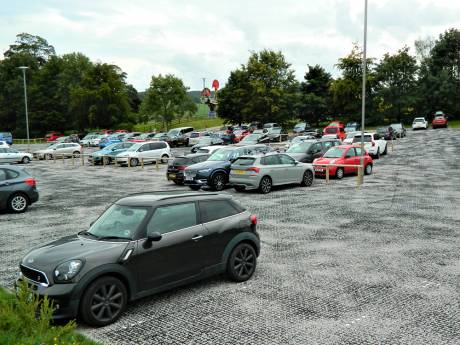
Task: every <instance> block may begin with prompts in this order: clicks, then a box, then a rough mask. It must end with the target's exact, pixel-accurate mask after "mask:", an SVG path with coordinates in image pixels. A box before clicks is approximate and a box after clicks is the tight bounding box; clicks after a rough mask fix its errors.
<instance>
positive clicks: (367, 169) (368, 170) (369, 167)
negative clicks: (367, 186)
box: [364, 164, 372, 175]
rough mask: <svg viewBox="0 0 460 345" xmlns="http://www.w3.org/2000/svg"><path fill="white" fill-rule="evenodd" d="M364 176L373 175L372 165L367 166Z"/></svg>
mask: <svg viewBox="0 0 460 345" xmlns="http://www.w3.org/2000/svg"><path fill="white" fill-rule="evenodd" d="M364 174H365V175H370V174H372V164H368V165H366V167H365V168H364Z"/></svg>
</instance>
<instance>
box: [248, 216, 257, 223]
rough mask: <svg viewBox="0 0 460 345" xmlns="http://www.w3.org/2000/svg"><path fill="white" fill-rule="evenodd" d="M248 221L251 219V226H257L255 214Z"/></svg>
mask: <svg viewBox="0 0 460 345" xmlns="http://www.w3.org/2000/svg"><path fill="white" fill-rule="evenodd" d="M249 219H251V223H252V225H257V216H256V215H255V214H253V215H251V217H249Z"/></svg>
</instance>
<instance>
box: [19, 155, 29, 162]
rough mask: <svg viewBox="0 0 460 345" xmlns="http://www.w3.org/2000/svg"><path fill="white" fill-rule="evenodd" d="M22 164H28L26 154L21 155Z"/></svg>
mask: <svg viewBox="0 0 460 345" xmlns="http://www.w3.org/2000/svg"><path fill="white" fill-rule="evenodd" d="M21 163H22V164H29V163H30V158H29V157H27V156H24V157H22V159H21Z"/></svg>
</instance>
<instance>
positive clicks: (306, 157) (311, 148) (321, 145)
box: [286, 139, 341, 163]
mask: <svg viewBox="0 0 460 345" xmlns="http://www.w3.org/2000/svg"><path fill="white" fill-rule="evenodd" d="M339 145H341V142H340V140H338V139H318V140H315V139H313V140H311V139H309V140H305V141H301V142H298V143H295V144H293V145H291V146H290V147H289V148H288V149H287V150H286V153H287V154H288V155H289V156H291V157H292V158H294V159H295V160H296V161H298V162H302V163H312V162H313V160H314V159H315V158H320V157H322V156H323V155H324V154H325V153H326V151H327V150H329V149H330V148H331V147H333V146H339Z"/></svg>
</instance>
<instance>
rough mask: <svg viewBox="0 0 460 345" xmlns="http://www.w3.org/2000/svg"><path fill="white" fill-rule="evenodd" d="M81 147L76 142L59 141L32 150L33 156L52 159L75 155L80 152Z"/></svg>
mask: <svg viewBox="0 0 460 345" xmlns="http://www.w3.org/2000/svg"><path fill="white" fill-rule="evenodd" d="M81 151H82V148H81V146H80V144H77V143H61V144H53V145H51V146H48V147H47V148H46V149H44V150H38V151H35V152H34V157H35V158H38V159H53V158H54V157H56V158H63V157H72V155H73V156H77V155H79V154H80V153H81Z"/></svg>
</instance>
